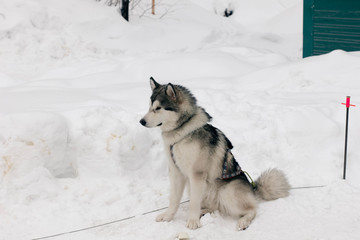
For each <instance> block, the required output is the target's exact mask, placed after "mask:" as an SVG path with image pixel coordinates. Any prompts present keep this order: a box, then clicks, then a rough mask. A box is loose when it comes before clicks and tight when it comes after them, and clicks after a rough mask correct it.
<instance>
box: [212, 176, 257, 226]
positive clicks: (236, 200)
mask: <svg viewBox="0 0 360 240" xmlns="http://www.w3.org/2000/svg"><path fill="white" fill-rule="evenodd" d="M219 202H220V211H221V212H223V213H225V214H228V215H230V216H233V217H237V218H239V220H238V222H237V229H238V230H245V229H246V228H248V227H249V225H250V223H251V221H252V220H253V219H254V218H255V216H256V207H257V201H256V198H255V195H254V193H253V192H252V190H251V189H250V188H249V187H248V186H245V185H243V184H242V183H241V182H240V181H233V182H230V183H229V184H227V185H225V186H224V187H223V188H222V189H221V190H220V191H219Z"/></svg>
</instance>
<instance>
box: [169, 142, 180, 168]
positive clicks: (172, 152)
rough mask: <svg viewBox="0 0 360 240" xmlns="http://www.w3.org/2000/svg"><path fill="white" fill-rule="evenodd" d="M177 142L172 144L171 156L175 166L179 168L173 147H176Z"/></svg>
mask: <svg viewBox="0 0 360 240" xmlns="http://www.w3.org/2000/svg"><path fill="white" fill-rule="evenodd" d="M175 144H176V143H174V144H171V145H170V156H171V159H172V160H173V162H174V164H175V166H176V167H177V168H178V169H179V167H178V165H177V164H176V160H175V156H174V151H173V148H174V145H175Z"/></svg>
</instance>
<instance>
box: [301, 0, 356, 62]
mask: <svg viewBox="0 0 360 240" xmlns="http://www.w3.org/2000/svg"><path fill="white" fill-rule="evenodd" d="M335 49H342V50H345V51H360V0H304V25H303V57H304V58H305V57H308V56H313V55H320V54H324V53H328V52H331V51H333V50H335Z"/></svg>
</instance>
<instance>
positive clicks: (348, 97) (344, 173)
mask: <svg viewBox="0 0 360 240" xmlns="http://www.w3.org/2000/svg"><path fill="white" fill-rule="evenodd" d="M341 104H343V105H346V127H345V149H344V170H343V179H345V178H346V155H347V139H348V127H349V108H350V107H356V106H355V105H352V104H350V96H347V97H346V103H341Z"/></svg>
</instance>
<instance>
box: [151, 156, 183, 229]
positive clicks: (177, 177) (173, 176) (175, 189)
mask: <svg viewBox="0 0 360 240" xmlns="http://www.w3.org/2000/svg"><path fill="white" fill-rule="evenodd" d="M169 178H170V199H169V200H170V201H169V208H168V209H167V210H166V211H165V212H164V213H162V214H160V215H159V216H157V217H156V221H157V222H161V221H167V222H169V221H171V220H172V219H173V218H174V215H175V213H176V212H177V210H178V208H179V205H180V200H181V197H182V194H183V192H184V187H185V183H186V179H185V177H184V176H183V175H182V174H181V172H180V171H179V169H177V167H176V166H175V164H174V163H173V162H172V161H169Z"/></svg>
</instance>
